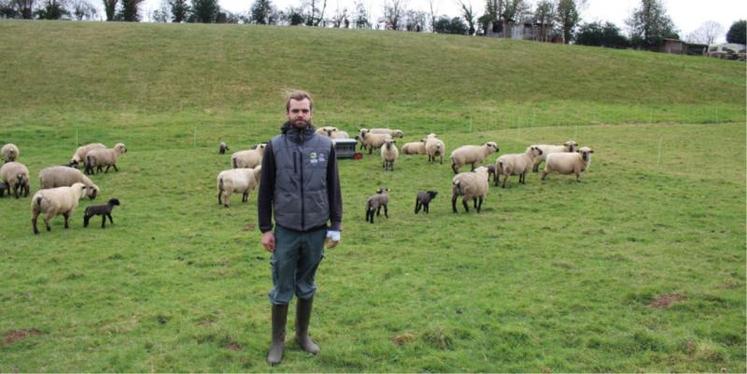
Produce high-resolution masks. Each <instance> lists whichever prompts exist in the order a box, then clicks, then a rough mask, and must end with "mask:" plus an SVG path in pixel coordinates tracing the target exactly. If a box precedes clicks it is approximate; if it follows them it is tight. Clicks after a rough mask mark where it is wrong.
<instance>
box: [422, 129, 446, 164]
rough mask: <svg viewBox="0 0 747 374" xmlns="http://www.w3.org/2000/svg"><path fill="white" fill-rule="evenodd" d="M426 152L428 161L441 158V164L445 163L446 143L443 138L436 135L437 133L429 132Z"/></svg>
mask: <svg viewBox="0 0 747 374" xmlns="http://www.w3.org/2000/svg"><path fill="white" fill-rule="evenodd" d="M424 140H425V154H427V155H428V162H435V161H436V157H438V158H439V161H438V162H439V164H443V163H444V154H446V144H445V143H444V142H443V140H441V139H439V138H437V137H436V134H429V135H428V136H426V137H425V139H424Z"/></svg>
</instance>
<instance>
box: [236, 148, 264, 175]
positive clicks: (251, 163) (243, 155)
mask: <svg viewBox="0 0 747 374" xmlns="http://www.w3.org/2000/svg"><path fill="white" fill-rule="evenodd" d="M265 148H267V144H265V143H260V144H257V146H256V147H254V149H249V150H245V151H238V152H235V153H234V154H232V155H231V166H233V168H234V169H246V168H249V169H253V168H255V167H257V166H259V165H262V157H264V155H265Z"/></svg>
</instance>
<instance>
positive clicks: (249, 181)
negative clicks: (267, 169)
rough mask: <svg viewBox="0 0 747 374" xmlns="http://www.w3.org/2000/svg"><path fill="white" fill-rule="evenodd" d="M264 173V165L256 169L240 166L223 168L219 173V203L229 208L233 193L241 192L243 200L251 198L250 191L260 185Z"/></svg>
mask: <svg viewBox="0 0 747 374" xmlns="http://www.w3.org/2000/svg"><path fill="white" fill-rule="evenodd" d="M261 175H262V166H257V167H256V168H254V169H250V168H238V169H228V170H223V171H222V172H220V174H218V177H217V178H216V179H217V184H218V204H219V205H220V204H223V206H224V207H226V208H228V205H229V202H230V200H231V194H233V193H241V194H242V195H241V202H246V201H248V200H249V193H250V192H252V191H253V190H254V189H255V188H256V187H257V186H258V185H259V180H260V177H261Z"/></svg>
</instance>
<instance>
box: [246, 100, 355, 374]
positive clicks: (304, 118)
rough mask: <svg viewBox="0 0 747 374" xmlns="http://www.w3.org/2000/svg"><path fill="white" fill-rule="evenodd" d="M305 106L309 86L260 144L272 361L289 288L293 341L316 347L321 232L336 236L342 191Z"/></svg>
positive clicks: (279, 355) (281, 338)
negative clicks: (313, 327) (312, 323)
mask: <svg viewBox="0 0 747 374" xmlns="http://www.w3.org/2000/svg"><path fill="white" fill-rule="evenodd" d="M312 109H313V102H312V100H311V96H310V95H309V94H308V93H306V92H304V91H294V92H292V93H291V94H290V95H289V96H288V98H287V100H286V103H285V111H286V116H287V117H288V122H286V123H285V124H284V125H283V127H282V128H281V131H282V134H280V135H277V136H275V137H274V138H272V140H271V141H270V142H269V143H268V144H267V148H265V153H264V158H263V159H262V177H261V180H260V184H259V194H258V197H257V207H258V209H257V210H258V215H259V219H258V221H259V229H260V230H261V231H262V239H261V242H262V246H263V247H264V248H265V249H266V250H267V251H269V252H270V253H272V260H271V261H270V262H271V264H272V286H273V287H272V290H271V291H270V293H269V297H270V303H271V304H272V345H271V346H270V352H269V353H268V354H267V362H268V363H269V364H271V365H275V364H278V363H280V361H281V360H282V359H283V350H284V349H285V323H286V319H287V316H288V303H290V300H291V298H292V297H293V294H294V293H295V295H296V297H297V298H298V301H297V302H296V341H297V342H298V344H299V345H300V346H301V348H302V349H303V350H304V351H306V352H309V353H311V354H317V353H319V346H318V345H316V343H314V342H313V341H312V340H311V338H310V337H309V320H310V318H311V306H312V301H313V300H314V292H315V291H316V284H315V283H314V275H315V274H316V270H317V268H318V267H319V263H320V262H321V261H322V257H323V255H324V243H325V239H328V240H327V242H328V243H329V244H328V247H327V248H332V247H334V246H336V245H337V243H339V241H340V224H341V223H342V196H341V192H340V179H339V176H338V172H337V159H336V158H335V147H334V146H333V144H332V141H330V140H329V139H328V138H326V137H323V136H317V135H316V134H314V127H313V126H312V125H311V116H312ZM273 212H274V218H275V230H274V232H273V224H272V215H273ZM328 221H329V226H327V222H328Z"/></svg>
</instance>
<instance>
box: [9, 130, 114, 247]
mask: <svg viewBox="0 0 747 374" xmlns="http://www.w3.org/2000/svg"><path fill="white" fill-rule="evenodd" d="M126 152H127V148H126V147H125V145H124V144H122V143H119V144H117V145H115V146H114V148H107V147H106V146H105V145H103V144H101V143H95V144H88V145H85V146H82V147H79V148H78V149H77V150H75V153H73V156H72V157H71V159H70V162H69V163H68V164H67V165H66V166H50V167H47V168H44V169H42V170H41V171H40V172H39V182H40V189H39V191H37V192H36V193H35V194H34V195H33V197H32V198H31V212H32V219H31V224H32V228H33V231H34V234H38V233H39V230H38V229H37V226H36V223H37V219H38V217H39V215H41V214H43V215H44V224H45V226H46V228H47V231H50V230H51V227H50V226H49V221H50V220H51V219H52V218H54V217H56V216H58V215H62V216H63V217H65V228H68V227H69V224H68V221H69V219H70V216H71V214H72V213H73V211H74V210H75V208H77V207H78V202H79V201H80V199H81V198H83V197H84V196H86V197H89V198H90V199H94V198H96V196H97V195H98V194H99V193H100V189H99V187H98V186H97V185H96V184H95V183H93V181H91V179H90V178H89V177H88V176H87V175H86V174H88V175H92V174H96V173H97V172H98V171H103V172H104V173H106V172H108V171H109V168H111V167H113V168H114V170H115V171H118V170H119V169H117V159H118V158H119V156H121V155H122V154H123V153H126ZM0 154H1V155H2V158H3V161H4V163H3V165H2V166H1V167H0V197H3V196H4V195H5V193H6V192H7V193H8V196H10V194H11V193H12V194H13V195H14V196H15V197H16V198H19V197H28V195H29V191H30V183H29V180H30V173H29V169H28V168H27V167H26V165H24V164H22V163H21V162H19V161H18V158H19V156H20V154H21V152H20V150H19V149H18V146H16V145H15V144H10V143H9V144H5V145H4V146H3V147H2V149H0ZM81 166H83V167H85V172H86V174H83V172H81V171H80V170H78V167H81ZM104 167H106V169H104ZM115 205H119V200H117V199H110V200H109V202H108V203H107V204H103V205H92V206H89V207H87V208H86V211H85V213H84V226H88V221H89V220H90V218H91V217H92V216H95V215H101V216H102V219H103V221H102V227H104V226H105V222H106V219H107V218H108V219H109V221H110V222H111V223H114V222H113V220H112V216H111V211H112V209H113V207H114V206H115Z"/></svg>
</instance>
